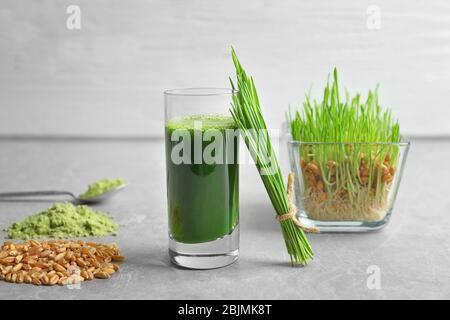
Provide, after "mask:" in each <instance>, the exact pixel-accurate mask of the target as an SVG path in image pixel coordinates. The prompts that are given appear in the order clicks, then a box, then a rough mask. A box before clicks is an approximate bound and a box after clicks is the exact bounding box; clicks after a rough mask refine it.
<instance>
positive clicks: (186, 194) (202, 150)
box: [164, 88, 239, 269]
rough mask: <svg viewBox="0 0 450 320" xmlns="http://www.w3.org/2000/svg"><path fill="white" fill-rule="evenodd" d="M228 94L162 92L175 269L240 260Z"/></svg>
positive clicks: (234, 137)
mask: <svg viewBox="0 0 450 320" xmlns="http://www.w3.org/2000/svg"><path fill="white" fill-rule="evenodd" d="M233 94H235V92H234V91H233V90H231V89H222V88H190V89H174V90H167V91H165V92H164V98H165V140H166V171H167V206H168V218H169V255H170V259H171V261H172V263H174V264H175V265H177V266H181V267H185V268H191V269H211V268H219V267H223V266H226V265H229V264H231V263H233V262H234V261H236V259H237V258H238V255H239V164H238V159H239V154H238V150H239V132H238V129H237V126H236V124H235V122H234V120H233V118H232V117H231V114H230V111H229V109H230V103H231V100H232V96H233Z"/></svg>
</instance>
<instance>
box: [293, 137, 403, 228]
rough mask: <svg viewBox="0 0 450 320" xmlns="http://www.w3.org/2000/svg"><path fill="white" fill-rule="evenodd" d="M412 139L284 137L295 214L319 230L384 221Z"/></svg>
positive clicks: (374, 225)
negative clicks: (340, 140) (292, 180)
mask: <svg viewBox="0 0 450 320" xmlns="http://www.w3.org/2000/svg"><path fill="white" fill-rule="evenodd" d="M409 146H410V143H409V142H406V141H405V142H399V143H382V142H380V143H376V142H375V143H374V142H370V143H365V142H355V143H351V142H345V143H333V142H301V141H293V140H292V139H288V151H289V159H290V163H291V170H292V171H293V172H294V173H295V175H296V203H297V206H298V219H299V220H300V221H301V222H302V223H304V224H305V225H307V226H314V227H318V228H319V229H320V231H321V232H363V231H371V230H377V229H380V228H382V227H384V226H385V225H386V224H387V223H388V222H389V219H390V217H391V214H392V210H393V206H394V202H395V198H396V195H397V192H398V188H399V185H400V180H401V177H402V174H403V169H404V166H405V161H406V157H407V155H408V150H409Z"/></svg>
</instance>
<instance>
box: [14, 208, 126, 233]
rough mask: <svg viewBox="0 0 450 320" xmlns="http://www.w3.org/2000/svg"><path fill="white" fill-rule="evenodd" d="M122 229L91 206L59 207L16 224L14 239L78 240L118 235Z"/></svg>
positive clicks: (107, 216)
mask: <svg viewBox="0 0 450 320" xmlns="http://www.w3.org/2000/svg"><path fill="white" fill-rule="evenodd" d="M117 229H118V225H117V223H116V221H115V220H114V218H112V217H111V216H109V215H107V214H105V213H103V212H100V211H95V210H93V209H91V208H90V207H88V206H83V205H78V206H76V205H73V204H72V203H56V204H54V205H53V206H52V207H50V208H48V209H46V210H44V211H42V212H39V213H37V214H34V215H32V216H29V217H28V218H26V219H24V220H22V221H19V222H16V223H13V224H12V225H11V226H10V227H9V228H8V229H6V231H7V233H8V237H9V238H11V239H25V240H26V239H38V238H77V237H98V236H106V235H115V233H116V231H117Z"/></svg>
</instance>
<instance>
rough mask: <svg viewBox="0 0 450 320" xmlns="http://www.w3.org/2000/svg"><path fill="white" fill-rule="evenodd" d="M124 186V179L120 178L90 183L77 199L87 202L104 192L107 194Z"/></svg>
mask: <svg viewBox="0 0 450 320" xmlns="http://www.w3.org/2000/svg"><path fill="white" fill-rule="evenodd" d="M124 184H126V181H125V179H122V178H118V179H103V180H99V181H96V182H94V183H91V184H90V185H89V186H88V189H87V190H86V191H85V192H84V193H82V194H80V195H79V198H80V199H86V200H87V199H91V198H94V197H98V196H100V195H102V194H104V193H106V192H109V191H111V190H114V189H116V188H118V187H120V186H123V185H124Z"/></svg>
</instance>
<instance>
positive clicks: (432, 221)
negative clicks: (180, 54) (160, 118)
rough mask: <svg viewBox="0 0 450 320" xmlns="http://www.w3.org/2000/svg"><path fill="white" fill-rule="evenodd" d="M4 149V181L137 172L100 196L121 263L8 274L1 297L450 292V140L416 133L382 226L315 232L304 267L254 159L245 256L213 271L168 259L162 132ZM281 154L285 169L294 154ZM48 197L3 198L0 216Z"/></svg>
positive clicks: (29, 185)
mask: <svg viewBox="0 0 450 320" xmlns="http://www.w3.org/2000/svg"><path fill="white" fill-rule="evenodd" d="M0 150H1V157H0V181H1V184H0V191H12V190H23V189H40V188H65V189H69V190H73V191H75V192H80V191H82V189H83V188H84V186H85V185H86V183H88V182H91V181H93V180H96V179H99V178H103V177H114V176H123V177H125V178H126V179H127V180H129V181H130V183H131V184H130V186H129V188H128V189H127V190H126V191H124V192H123V193H122V194H120V196H117V198H115V199H112V200H111V201H110V202H108V203H105V204H102V205H99V206H97V208H98V209H102V210H104V211H107V212H110V213H111V214H113V215H114V216H116V217H117V219H118V221H119V223H120V232H119V234H118V236H117V237H107V238H104V239H101V241H103V242H107V241H114V242H117V243H118V244H119V245H120V247H121V248H122V250H123V253H124V255H125V256H126V258H127V260H126V262H125V263H124V264H123V265H122V269H121V271H120V273H118V274H116V275H114V276H113V277H112V278H111V279H110V280H98V281H91V282H86V283H82V285H81V286H80V288H79V289H69V288H67V287H35V286H31V285H17V284H10V283H6V282H0V299H26V298H30V299H49V298H53V299H101V298H106V299H204V298H208V299H282V298H285V299H308V298H310V299H337V298H343V299H358V298H362V299H382V298H388V299H394V298H406V299H416V298H447V299H448V298H450V238H449V236H448V234H449V230H450V228H449V226H450V214H449V213H450V212H449V211H450V197H449V185H448V183H449V182H450V169H449V167H448V165H447V162H448V159H449V158H450V141H446V140H438V141H430V140H428V141H413V145H412V148H411V152H410V155H409V159H408V161H407V168H406V171H405V175H404V178H403V181H402V184H401V186H400V192H399V195H398V198H397V203H396V205H395V208H394V214H393V216H392V219H391V222H390V224H389V225H388V226H387V227H386V228H385V229H383V230H381V231H379V232H374V233H366V234H319V235H310V236H309V238H310V240H311V243H312V246H313V249H314V251H315V253H316V256H315V259H314V261H313V262H312V263H311V264H310V265H308V266H307V267H304V268H292V267H290V264H289V263H288V260H289V258H288V256H287V254H286V252H285V247H284V243H283V240H282V236H281V234H280V230H279V226H278V224H277V223H276V222H275V221H274V218H273V216H274V212H273V209H272V208H271V205H270V203H269V201H268V198H267V196H266V194H265V190H264V189H263V186H262V184H261V183H260V182H259V177H258V176H257V173H256V169H255V168H253V167H251V166H249V165H246V166H243V167H242V169H241V196H240V202H241V244H240V258H239V260H238V262H236V263H235V264H233V265H231V266H228V267H226V268H221V269H215V270H207V271H191V270H184V269H179V268H175V267H173V266H171V265H170V263H169V260H168V254H167V218H166V196H165V195H166V190H165V165H164V145H163V141H162V140H158V139H155V140H154V141H100V140H94V141H77V140H68V141H64V140H49V141H47V140H30V141H26V140H25V141H14V140H5V139H3V140H0ZM282 163H283V169H284V170H285V171H286V170H287V166H286V159H284V160H282ZM52 200H54V199H52ZM51 202H52V201H51V200H49V201H39V202H38V201H27V202H24V201H21V202H11V201H10V202H4V201H2V202H0V228H1V229H3V228H4V227H6V226H8V225H9V224H10V223H11V222H13V221H15V220H17V219H21V218H24V217H26V216H27V215H29V214H31V213H34V212H37V211H39V210H41V209H44V208H46V207H48V206H50V205H51ZM1 236H2V237H5V236H6V234H5V233H4V232H3V231H2V233H1ZM99 241H100V240H99ZM372 265H375V266H377V267H379V268H380V269H379V270H380V275H381V288H380V289H379V290H376V289H369V288H368V286H367V279H368V276H369V275H368V273H367V270H368V268H369V266H372Z"/></svg>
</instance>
